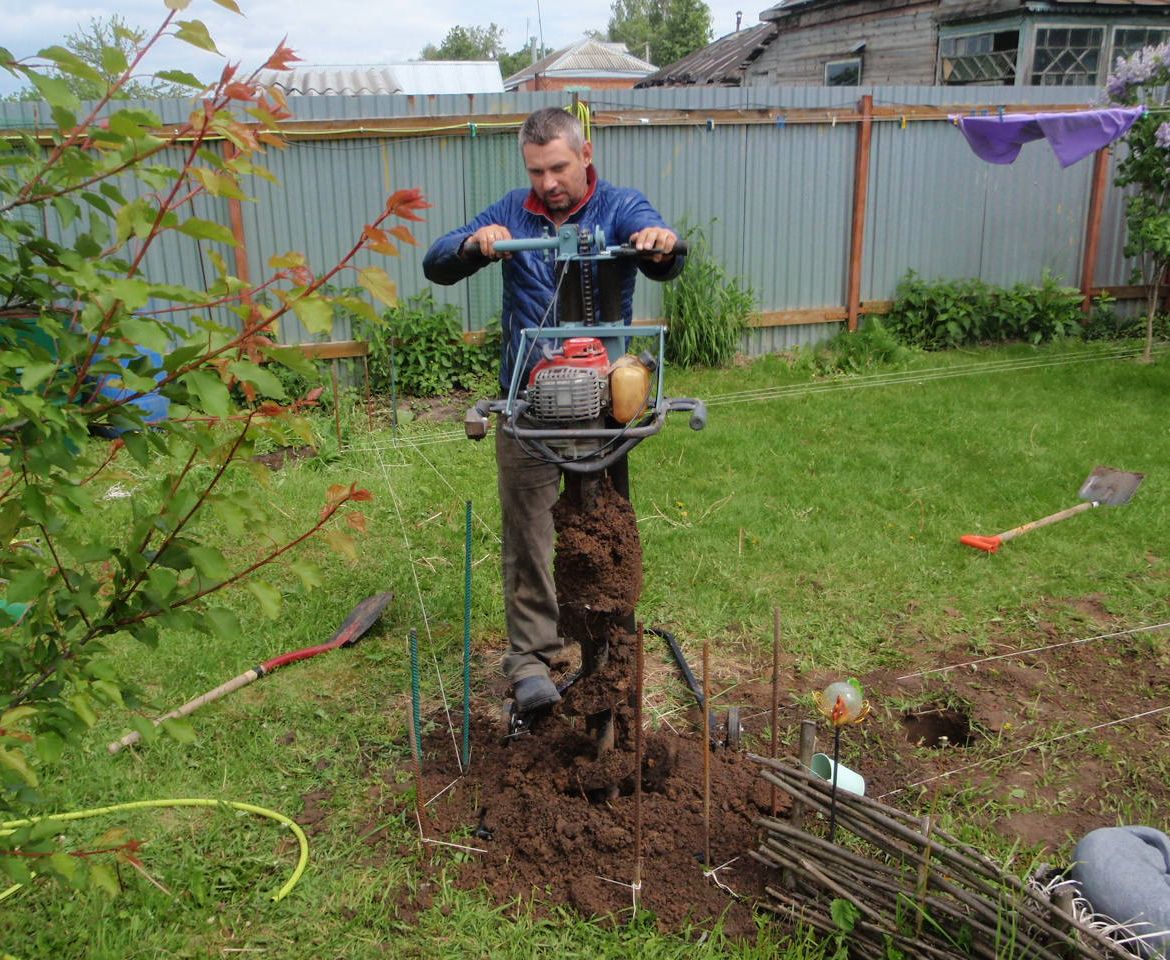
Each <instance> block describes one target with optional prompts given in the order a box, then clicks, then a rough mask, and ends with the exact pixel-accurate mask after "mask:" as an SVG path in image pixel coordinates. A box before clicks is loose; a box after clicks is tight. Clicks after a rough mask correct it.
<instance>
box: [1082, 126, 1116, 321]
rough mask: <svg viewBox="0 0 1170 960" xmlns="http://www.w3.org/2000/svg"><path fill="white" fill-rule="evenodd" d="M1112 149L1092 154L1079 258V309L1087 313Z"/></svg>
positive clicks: (1091, 294)
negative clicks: (1082, 251)
mask: <svg viewBox="0 0 1170 960" xmlns="http://www.w3.org/2000/svg"><path fill="white" fill-rule="evenodd" d="M1110 153H1112V150H1111V149H1110V148H1109V147H1102V148H1101V149H1100V150H1098V151H1097V152H1096V153H1095V154H1094V155H1093V185H1092V188H1091V189H1090V191H1089V213H1088V216H1087V217H1086V218H1085V250H1084V257H1083V259H1082V260H1081V296H1082V297H1083V298H1084V299H1082V300H1081V309H1082V310H1083V311H1084V312H1085V313H1088V312H1089V311H1090V310H1091V309H1092V308H1093V278H1094V275H1095V274H1096V272H1097V247H1098V245H1099V244H1100V241H1101V210H1102V208H1103V207H1104V206H1105V191H1106V189H1108V186H1109V183H1108V178H1109V155H1110Z"/></svg>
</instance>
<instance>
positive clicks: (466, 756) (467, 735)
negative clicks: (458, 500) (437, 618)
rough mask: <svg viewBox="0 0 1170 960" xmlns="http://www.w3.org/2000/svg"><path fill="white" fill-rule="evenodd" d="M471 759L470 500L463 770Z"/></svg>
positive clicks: (465, 568) (466, 551) (465, 587)
mask: <svg viewBox="0 0 1170 960" xmlns="http://www.w3.org/2000/svg"><path fill="white" fill-rule="evenodd" d="M470 761H471V501H470V500H468V501H467V523H466V525H465V532H464V537H463V772H464V773H466V772H467V766H468V764H469V763H470Z"/></svg>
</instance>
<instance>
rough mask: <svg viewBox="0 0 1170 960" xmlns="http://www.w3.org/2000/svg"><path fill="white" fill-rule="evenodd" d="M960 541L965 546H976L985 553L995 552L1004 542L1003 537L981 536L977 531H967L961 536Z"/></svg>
mask: <svg viewBox="0 0 1170 960" xmlns="http://www.w3.org/2000/svg"><path fill="white" fill-rule="evenodd" d="M959 543H961V544H963V546H965V547H974V548H975V549H976V550H982V551H983V552H984V553H995V552H996V551H997V550H999V548H1000V546H1002V544H1003V539H1002V538H1001V537H981V536H979V534H977V533H967V534H964V535H963V536H961V537H959Z"/></svg>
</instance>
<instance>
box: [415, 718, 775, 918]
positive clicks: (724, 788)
mask: <svg viewBox="0 0 1170 960" xmlns="http://www.w3.org/2000/svg"><path fill="white" fill-rule="evenodd" d="M493 728H494V729H493ZM473 729H474V730H475V736H474V737H473V746H472V756H471V765H470V769H469V771H468V772H467V774H466V775H465V776H464V777H462V778H461V779H459V780H458V782H457V783H456V784H455V786H453V787H452V788H451V789H450V790H448V791H447V792H446V793H444V794H443V795H442V796H441V797H439V798H438V799H437V800H435V801H434V802H433V803H432V804H431V805H430V806H429V807H428V808H427V812H428V817H429V820H430V828H431V831H432V835H433V836H436V837H440V838H443V839H446V838H449V837H456V838H457V840H458V842H460V843H466V844H467V845H469V846H474V847H476V848H477V849H478V850H480V851H481V852H479V853H474V854H471V855H470V857H471V859H470V861H469V862H468V863H466V864H465V865H464V866H463V867H462V868H461V869H460V872H459V874H458V879H457V884H458V885H459V886H460V887H464V888H473V887H477V886H479V885H480V884H484V885H485V886H486V888H487V890H488V891H489V892H490V894H491V896H492V898H493V899H495V900H496V901H497V902H499V903H508V902H510V901H512V900H515V899H517V898H520V899H521V900H523V901H528V900H529V899H531V898H532V897H533V896H534V895H535V896H536V897H538V898H539V899H540V900H543V901H546V902H548V903H553V904H557V903H559V904H567V905H569V906H572V907H573V908H575V909H576V910H577V911H579V912H580V913H581V914H583V915H584V916H609V915H612V916H615V917H619V915H620V919H628V917H629V909H630V906H631V900H632V895H633V893H632V890H631V889H630V887H629V886H627V885H629V884H632V883H633V882H634V874H635V861H636V856H637V851H636V849H635V846H634V829H635V824H634V821H635V812H634V797H633V796H632V792H633V775H634V755H633V753H632V751H630V750H625V749H622V748H621V746H619V747H618V748H615V750H613V751H612V752H610V753H609V754H607V755H606V760H605V761H604V762H603V763H602V764H599V763H598V762H597V761H596V760H595V745H594V741H593V739H592V737H591V736H588V735H586V733H585V731H584V721H583V718H581V717H574V716H569V715H568V714H565V713H558V714H556V715H554V716H550V717H548V718H547V719H546V720H544V721H543V722H542V723H541V724H539V725H538V726H537V728H536V729H535V730H534V731H533V732H532V733H531V734H527V735H524V736H520V737H516V738H514V739H511V740H507V739H505V738H504V737H503V736H502V724H501V723H499V722H497V723H495V724H493V723H491V722H490V721H489V720H487V719H486V718H484V719H483V720H482V722H479V723H476V724H475V725H474V728H473ZM619 743H620V741H619ZM427 754H428V756H427V761H426V762H427V769H426V775H425V777H424V790H425V792H427V793H428V795H434V794H436V793H438V792H439V791H440V790H442V789H443V787H444V786H446V785H447V784H448V783H450V782H451V781H452V780H455V779H456V778H458V777H459V772H458V769H457V767H456V764H455V760H454V751H453V749H452V745H451V741H450V738H449V737H444V736H443V735H442V734H436V735H435V737H434V739H433V742H428V749H427ZM615 782H616V783H618V784H619V788H620V790H619V796H618V797H617V798H616V799H614V800H608V801H603V802H594V800H593V799H591V797H593V796H595V795H596V793H597V792H598V790H599V788H601V787H603V786H604V785H606V784H608V783H615ZM642 790H643V793H642V822H643V828H642V829H643V866H642V891H641V896H640V898H639V906H640V908H641V909H645V910H649V911H651V912H652V913H653V914H654V915H655V917H656V918H657V921H658V924H659V926H660V927H661V928H663V929H670V930H678V929H681V928H682V927H683V926H684V925H685V924H686V923H687V922H691V921H693V922H697V923H709V922H711V921H713V920H715V919H717V918H719V917H720V916H723V915H724V913H725V912H726V918H725V923H726V927H727V929H728V932H730V933H736V934H740V935H744V936H750V935H753V934H754V930H755V926H754V923H753V921H752V919H751V914H750V904H748V905H744V904H742V903H739V902H737V901H736V900H735V899H734V898H733V896H732V895H731V894H730V893H729V892H728V891H727V890H725V889H721V888H720V887H719V886H718V885H717V884H716V883H715V882H714V881H713V880H712V879H710V878H708V877H706V876H705V875H704V873H705V871H704V869H703V864H702V860H703V851H704V834H703V763H702V745H701V743H700V742H699V741H698V740H697V738H691V737H682V736H675V735H673V734H665V733H653V734H649V735H648V736H647V738H646V747H645V756H644V758H643V768H642ZM779 802H780V804H781V809H784V805H785V804H786V802H787V801H786V800H785V799H784V797H783V795H781V798H780V800H779ZM769 803H770V792H769V788H768V785H767V784H766V783H765V782H764V781H763V780H762V779H761V778H760V776H759V774H758V769H757V767H756V766H755V764H753V763H751V762H750V761H748V760H747V758H746V757H745V756H744V755H742V754H736V753H730V752H728V751H726V750H720V751H715V752H713V753H712V754H711V859H712V866H716V867H718V866H720V865H721V864H724V863H728V861H730V863H729V864H728V866H726V867H724V868H723V869H721V870H719V871H718V873H717V874H716V876H717V878H718V879H719V881H720V882H721V883H723V884H725V885H726V887H728V888H730V889H731V890H732V891H734V892H735V893H736V894H738V895H740V896H744V897H748V898H755V897H757V896H759V895H760V894H761V893H762V891H763V883H764V870H763V868H762V867H761V866H760V865H759V864H757V863H756V862H755V861H754V860H752V859H751V858H750V857H748V855H747V852H748V850H750V849H752V848H754V847H755V846H756V842H757V841H756V832H757V831H756V828H755V827H754V826H753V824H752V821H753V819H754V818H755V817H756V816H759V815H760V814H762V813H767V812H768V810H769ZM481 825H482V830H481V831H480V836H479V837H476V836H475V835H474V834H475V831H476V830H477V828H479V827H481ZM488 834H490V839H487V835H488ZM460 837H462V838H465V839H458V838H460Z"/></svg>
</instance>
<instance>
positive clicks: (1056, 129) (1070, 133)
mask: <svg viewBox="0 0 1170 960" xmlns="http://www.w3.org/2000/svg"><path fill="white" fill-rule="evenodd" d="M1144 112H1145V107H1113V108H1110V109H1107V110H1081V111H1078V112H1076V113H1012V114H1006V115H1003V116H998V117H952V118H951V119H952V120H957V121H958V123H959V129H960V130H962V131H963V136H965V137H966V138H967V142H968V143H969V144H970V145H971V149H972V150H974V151H975V153H976V154H977V155H978V156H979V157H980V158H981V159H983V160H986V161H987V162H988V163H1011V162H1012V161H1013V160H1015V159H1016V157H1018V156H1019V155H1020V147H1022V146H1023V145H1024V144H1025V143H1028V142H1029V141H1030V140H1040V139H1041V138H1044V139H1047V140H1048V142H1049V143H1050V144H1051V145H1052V152H1053V153H1055V154H1056V159H1057V160H1059V161H1060V165H1061V166H1062V167H1068V166H1071V165H1072V164H1074V163H1076V162H1077V161H1078V160H1083V159H1084V158H1085V157H1087V156H1089V154H1091V153H1095V152H1096V151H1098V150H1100V149H1101V148H1102V147H1107V146H1108V145H1109V144H1111V143H1112V142H1113V141H1114V140H1117V139H1119V138H1121V137H1123V136H1125V134H1126V131H1128V130H1129V128H1130V127H1132V126H1133V124H1134V121H1135V120H1137V118H1138V117H1140V116H1141V115H1142V114H1143V113H1144Z"/></svg>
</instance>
